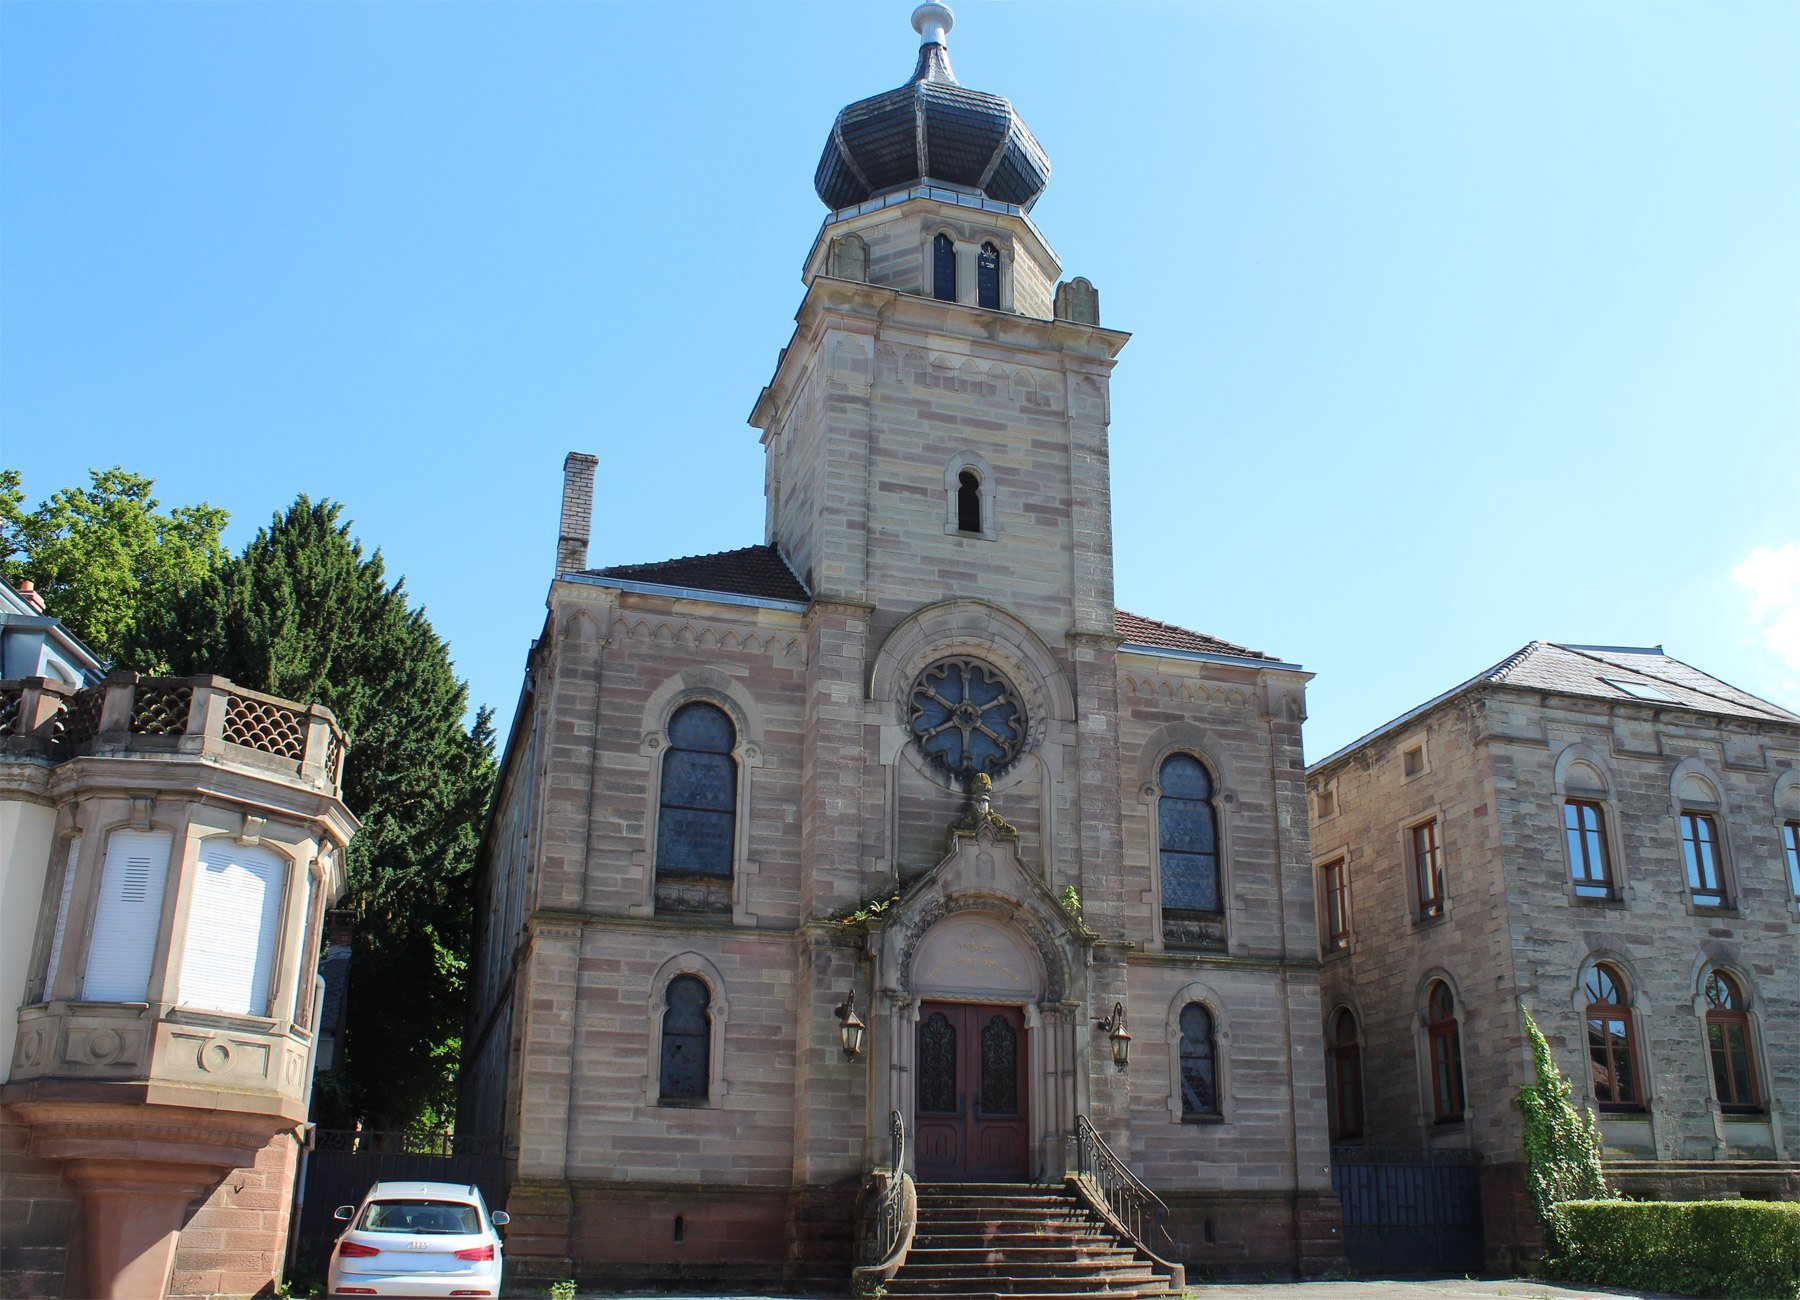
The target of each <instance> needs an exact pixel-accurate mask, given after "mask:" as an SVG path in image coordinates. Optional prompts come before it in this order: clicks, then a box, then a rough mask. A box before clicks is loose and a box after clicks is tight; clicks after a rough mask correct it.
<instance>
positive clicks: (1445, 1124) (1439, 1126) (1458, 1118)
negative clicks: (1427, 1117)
mask: <svg viewBox="0 0 1800 1300" xmlns="http://www.w3.org/2000/svg"><path fill="white" fill-rule="evenodd" d="M1468 1118H1469V1117H1468V1116H1467V1115H1466V1114H1464V1115H1452V1116H1451V1117H1450V1118H1449V1119H1434V1120H1432V1121H1431V1129H1432V1132H1434V1133H1447V1132H1450V1131H1451V1130H1453V1129H1459V1128H1461V1127H1462V1126H1463V1124H1464V1123H1465V1122H1466V1121H1467V1120H1468Z"/></svg>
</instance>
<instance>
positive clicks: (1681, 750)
mask: <svg viewBox="0 0 1800 1300" xmlns="http://www.w3.org/2000/svg"><path fill="white" fill-rule="evenodd" d="M1307 781H1308V787H1309V791H1310V794H1311V797H1312V816H1313V834H1312V844H1313V848H1312V851H1313V862H1314V868H1315V872H1316V876H1317V880H1316V884H1317V892H1318V897H1319V909H1320V912H1319V916H1320V921H1319V933H1320V938H1321V945H1322V949H1323V952H1324V960H1325V968H1324V977H1323V978H1324V991H1325V1021H1324V1030H1325V1041H1326V1042H1327V1044H1328V1050H1327V1056H1328V1058H1329V1059H1330V1061H1331V1071H1332V1079H1331V1093H1332V1096H1333V1107H1332V1111H1333V1114H1332V1123H1333V1130H1334V1136H1335V1138H1336V1140H1337V1141H1339V1142H1344V1143H1349V1142H1360V1143H1367V1144H1370V1145H1373V1146H1385V1147H1404V1148H1413V1149H1419V1148H1442V1147H1468V1148H1473V1149H1474V1150H1476V1151H1478V1152H1480V1153H1481V1156H1482V1157H1483V1163H1484V1166H1485V1173H1484V1177H1483V1200H1484V1209H1485V1217H1486V1226H1487V1238H1488V1250H1489V1254H1490V1256H1491V1257H1494V1258H1496V1259H1504V1258H1506V1257H1507V1255H1508V1253H1509V1252H1510V1251H1511V1250H1512V1249H1513V1248H1514V1247H1516V1246H1517V1245H1519V1244H1520V1243H1521V1242H1529V1241H1531V1240H1533V1238H1534V1230H1533V1226H1532V1225H1531V1223H1530V1220H1529V1213H1528V1211H1527V1210H1526V1209H1525V1208H1524V1206H1523V1203H1522V1199H1521V1197H1522V1182H1521V1176H1520V1171H1521V1164H1520V1161H1521V1147H1520V1122H1521V1121H1520V1112H1519V1108H1518V1104H1517V1100H1516V1099H1517V1096H1518V1090H1519V1087H1520V1086H1521V1085H1522V1084H1524V1083H1525V1082H1527V1079H1528V1076H1529V1073H1530V1069H1531V1057H1530V1052H1529V1049H1528V1047H1527V1045H1526V1041H1525V1035H1524V1027H1523V1021H1522V1019H1521V1017H1520V1014H1519V1005H1520V1003H1521V1002H1522V1003H1523V1004H1524V1005H1526V1006H1527V1007H1529V1008H1530V1010H1531V1013H1532V1015H1533V1017H1534V1018H1535V1019H1536V1020H1537V1022H1538V1024H1539V1027H1540V1028H1542V1030H1543V1031H1544V1033H1545V1035H1546V1036H1547V1037H1548V1038H1549V1040H1550V1043H1551V1046H1552V1048H1553V1049H1554V1050H1555V1053H1556V1057H1557V1060H1558V1063H1559V1065H1560V1066H1561V1068H1562V1069H1563V1071H1564V1072H1565V1073H1566V1074H1567V1075H1568V1077H1569V1078H1570V1079H1571V1080H1572V1081H1573V1082H1574V1083H1575V1086H1576V1091H1577V1095H1578V1098H1579V1097H1582V1096H1585V1097H1586V1098H1587V1099H1588V1100H1589V1101H1590V1102H1591V1103H1592V1104H1594V1105H1595V1106H1596V1107H1597V1109H1598V1111H1599V1114H1600V1124H1601V1129H1602V1132H1603V1134H1604V1137H1605V1142H1606V1162H1607V1167H1608V1171H1609V1173H1610V1175H1611V1177H1612V1178H1613V1179H1614V1180H1615V1181H1616V1182H1617V1184H1618V1185H1619V1186H1620V1187H1621V1188H1622V1189H1624V1190H1625V1191H1627V1192H1628V1193H1631V1194H1634V1195H1644V1196H1661V1197H1668V1196H1687V1195H1724V1196H1735V1195H1743V1196H1779V1197H1785V1198H1794V1197H1800V1132H1797V1131H1796V1125H1797V1123H1800V842H1797V839H1800V716H1796V715H1795V714H1793V713H1790V712H1788V711H1787V710H1786V709H1783V708H1779V707H1777V706H1775V705H1773V704H1770V703H1768V702H1767V701H1764V700H1760V699H1757V698H1756V697H1754V696H1751V695H1748V694H1746V693H1744V692H1743V691H1740V690H1737V689H1736V688H1734V687H1732V686H1728V685H1727V684H1725V683H1724V682H1721V681H1719V680H1718V679H1716V678H1713V677H1709V676H1708V675H1707V674H1705V673H1703V672H1700V671H1699V670H1697V669H1694V668H1691V667H1689V666H1688V665H1686V664H1684V663H1681V662H1680V661H1678V660H1675V659H1672V658H1670V657H1668V656H1667V655H1665V654H1664V653H1663V652H1662V649H1661V647H1651V648H1648V649H1621V648H1616V647H1604V646H1573V645H1555V644H1550V643H1546V642H1533V643H1532V644H1531V645H1528V646H1526V647H1525V648H1524V649H1522V650H1520V651H1519V652H1518V653H1517V654H1514V655H1511V656H1509V657H1508V658H1506V659H1505V660H1503V661H1501V662H1500V663H1498V664H1496V665H1495V666H1494V667H1493V668H1491V669H1489V670H1487V671H1486V672H1483V673H1481V674H1480V675H1478V676H1476V677H1473V678H1471V679H1470V680H1469V681H1467V682H1464V683H1463V684H1462V685H1461V686H1458V687H1456V688H1455V689H1454V690H1451V691H1449V692H1447V693H1445V694H1443V695H1440V696H1438V697H1437V698H1436V699H1434V700H1431V701H1430V702H1428V703H1426V704H1424V705H1421V706H1420V707H1419V708H1417V709H1414V710H1413V711H1412V712H1410V713H1407V714H1405V715H1403V716H1401V717H1399V718H1396V719H1395V720H1394V721H1392V722H1390V723H1388V724H1387V725H1386V726H1384V727H1381V728H1380V729H1378V730H1376V731H1374V732H1371V733H1370V734H1369V735H1367V736H1365V737H1363V738H1362V739H1361V740H1359V741H1357V742H1356V743H1355V744H1353V745H1351V746H1349V747H1348V748H1346V749H1343V750H1340V751H1339V752H1337V753H1335V754H1333V755H1331V756H1330V757H1329V758H1326V759H1323V760H1321V761H1320V762H1318V763H1315V764H1313V765H1312V767H1311V768H1309V769H1308V772H1307Z"/></svg>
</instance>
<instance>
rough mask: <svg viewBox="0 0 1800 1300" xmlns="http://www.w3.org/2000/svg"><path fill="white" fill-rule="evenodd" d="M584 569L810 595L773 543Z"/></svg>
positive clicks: (711, 587)
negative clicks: (648, 562) (651, 562)
mask: <svg viewBox="0 0 1800 1300" xmlns="http://www.w3.org/2000/svg"><path fill="white" fill-rule="evenodd" d="M587 572H588V573H589V575H591V576H593V577H596V578H625V579H628V580H630V581H632V582H653V583H657V584H659V585H661V586H664V587H693V588H695V589H697V590H699V591H718V592H724V593H726V594H727V595H732V596H755V597H759V598H761V599H763V600H791V601H794V602H796V603H798V604H802V605H804V604H805V603H806V602H807V601H809V600H811V599H812V593H811V592H809V591H807V589H806V584H805V583H803V582H801V581H800V579H799V578H798V577H797V576H796V575H795V573H794V571H793V570H792V569H790V568H789V567H788V563H787V561H786V560H784V559H783V558H782V556H781V552H780V551H778V550H776V549H775V548H774V547H773V546H743V547H739V548H738V549H737V550H735V551H718V552H716V553H714V554H712V555H684V556H682V557H681V558H680V559H678V560H661V561H658V562H657V563H654V564H615V565H613V566H612V567H611V568H606V569H589V570H588V571H587Z"/></svg>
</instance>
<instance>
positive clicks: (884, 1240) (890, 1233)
mask: <svg viewBox="0 0 1800 1300" xmlns="http://www.w3.org/2000/svg"><path fill="white" fill-rule="evenodd" d="M888 1137H889V1139H890V1140H891V1142H892V1144H893V1151H892V1154H891V1156H890V1158H889V1161H888V1176H887V1182H886V1184H885V1185H884V1186H883V1187H882V1189H881V1199H880V1200H879V1201H878V1202H877V1203H876V1205H875V1213H874V1216H873V1217H874V1220H875V1222H874V1225H873V1227H874V1232H872V1233H871V1234H870V1240H869V1263H871V1264H878V1263H880V1262H881V1261H882V1260H884V1259H886V1258H887V1257H888V1256H889V1255H892V1254H893V1253H894V1250H895V1248H896V1247H897V1246H899V1244H900V1238H901V1237H902V1236H903V1235H905V1231H906V1121H905V1120H903V1119H901V1118H900V1112H899V1111H897V1110H896V1111H890V1112H889V1113H888Z"/></svg>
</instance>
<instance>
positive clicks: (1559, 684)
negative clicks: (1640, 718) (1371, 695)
mask: <svg viewBox="0 0 1800 1300" xmlns="http://www.w3.org/2000/svg"><path fill="white" fill-rule="evenodd" d="M1478 686H1515V687H1520V688H1523V689H1525V690H1534V691H1550V692H1554V693H1556V694H1559V695H1577V696H1582V697H1584V698H1587V699H1594V700H1612V701H1618V702H1622V703H1630V704H1642V705H1646V706H1648V707H1651V708H1662V709H1670V708H1679V709H1690V710H1692V711H1693V712H1695V713H1710V714H1716V715H1722V716H1725V717H1733V718H1749V719H1753V720H1755V721H1758V722H1786V723H1793V724H1795V725H1800V714H1796V713H1791V712H1789V711H1788V710H1787V709H1784V708H1782V707H1781V706H1780V705H1778V704H1771V703H1769V701H1767V700H1764V699H1760V698H1758V697H1757V696H1755V695H1752V694H1750V693H1749V692H1748V691H1741V690H1739V689H1738V688H1737V687H1735V686H1733V685H1731V684H1730V683H1729V682H1723V681H1720V680H1719V679H1718V678H1717V677H1714V676H1712V675H1711V674H1709V673H1703V672H1701V671H1700V670H1699V669H1698V668H1695V667H1694V666H1693V665H1691V664H1685V663H1683V662H1682V661H1681V660H1679V659H1676V658H1674V657H1672V656H1670V655H1667V654H1664V653H1663V648H1662V647H1661V646H1659V645H1656V646H1601V645H1573V644H1569V643H1565V642H1559V641H1533V642H1531V643H1530V644H1529V645H1526V646H1523V647H1521V648H1520V649H1518V650H1515V651H1514V652H1513V653H1512V654H1509V655H1508V656H1506V658H1504V659H1502V660H1501V661H1500V662H1499V663H1497V664H1494V665H1493V666H1492V667H1490V668H1487V669H1484V670H1483V671H1481V672H1479V673H1477V674H1475V676H1473V677H1471V678H1469V680H1468V681H1466V682H1463V683H1462V684H1460V685H1458V686H1453V687H1451V688H1450V689H1449V690H1447V691H1445V692H1444V693H1443V694H1442V695H1438V696H1434V697H1433V698H1431V699H1429V700H1427V701H1425V703H1423V704H1421V705H1419V707H1418V708H1416V709H1409V710H1407V711H1406V712H1405V713H1402V714H1401V715H1400V716H1399V717H1397V718H1395V719H1393V720H1392V721H1390V722H1385V723H1383V724H1382V725H1381V726H1379V727H1377V728H1375V730H1373V731H1371V732H1369V733H1368V734H1367V735H1366V736H1361V737H1359V738H1357V739H1356V740H1353V741H1351V742H1350V743H1349V744H1348V745H1345V746H1344V747H1343V748H1342V749H1340V750H1338V751H1336V752H1335V753H1332V754H1328V755H1327V756H1326V757H1324V758H1321V759H1320V760H1319V761H1318V762H1316V763H1312V764H1310V765H1309V766H1308V768H1307V770H1308V771H1314V770H1316V769H1318V768H1321V767H1324V766H1325V765H1326V764H1328V763H1332V762H1334V761H1336V760H1337V759H1339V758H1342V757H1343V756H1344V755H1345V754H1348V753H1350V752H1351V751H1352V750H1356V749H1361V748H1362V747H1363V746H1364V745H1366V744H1368V743H1369V742H1370V741H1372V740H1375V739H1377V738H1378V737H1380V736H1384V735H1386V734H1388V733H1389V732H1391V731H1397V730H1399V729H1400V728H1401V727H1404V726H1405V725H1407V724H1408V723H1410V722H1411V721H1412V720H1413V719H1415V718H1417V717H1419V716H1420V715H1421V714H1424V713H1426V712H1428V711H1430V710H1431V709H1434V708H1436V707H1437V706H1438V705H1440V704H1442V703H1443V702H1444V701H1445V700H1449V699H1454V698H1455V697H1456V696H1458V695H1461V694H1463V693H1464V692H1465V691H1470V690H1473V689H1475V688H1476V687H1478Z"/></svg>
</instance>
